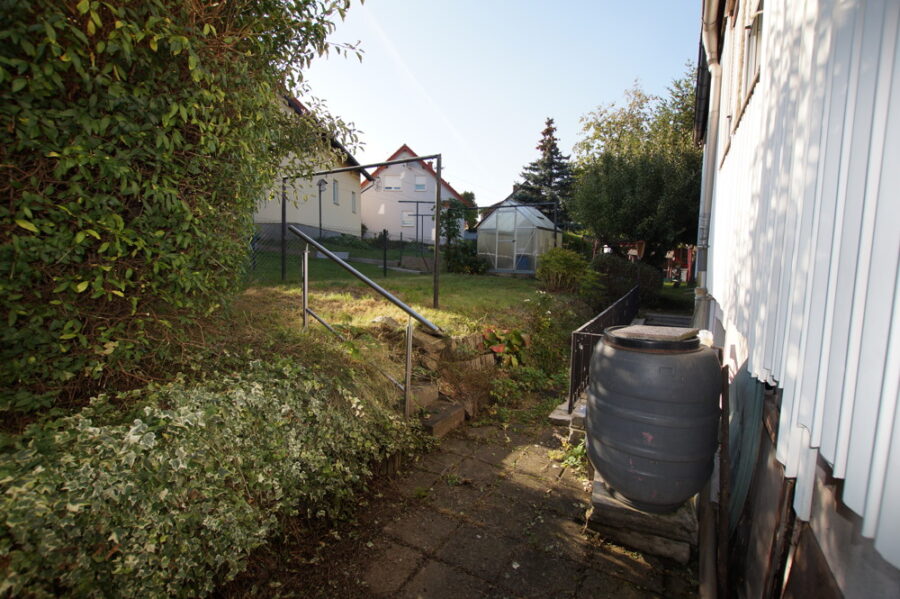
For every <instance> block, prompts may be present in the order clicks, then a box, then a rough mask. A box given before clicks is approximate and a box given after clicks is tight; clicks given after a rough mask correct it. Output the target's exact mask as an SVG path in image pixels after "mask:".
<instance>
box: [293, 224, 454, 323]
mask: <svg viewBox="0 0 900 599" xmlns="http://www.w3.org/2000/svg"><path fill="white" fill-rule="evenodd" d="M288 231H290V232H291V233H293V234H294V235H296V236H297V237H299V238H301V239H302V240H303V241H305V242H306V243H308V244H310V245H311V246H313V247H314V248H316V249H317V250H319V251H320V252H322V254H324V255H325V256H327V257H328V258H330V259H332V260H333V261H335V262H337V263H338V264H339V265H340V266H341V267H342V268H343V269H344V270H346V271H347V272H349V273H350V274H351V275H353V276H354V277H356V278H357V279H359V280H360V281H362V282H363V283H365V284H366V285H368V286H369V287H371V288H372V289H374V290H375V291H376V292H378V294H379V295H381V296H382V297H384V299H386V300H388V301H389V302H391V303H392V304H394V305H395V306H397V307H398V308H400V309H401V310H403V311H404V312H406V313H407V314H409V315H410V316H411V317H413V318H415V319H416V320H417V321H419V322H420V323H422V325H423V326H425V327H427V328H429V329H430V330H431V331H432V332H433V333H437V334H438V335H440V336H443V335H444V332H443V331H442V330H441V329H440V327H438V326H437V325H436V324H434V323H433V322H431V321H430V320H428V319H427V318H425V317H424V316H422V315H421V314H419V313H418V312H416V311H415V310H413V309H412V308H410V307H409V306H407V305H406V304H405V303H403V301H402V300H400V299H398V298H397V297H396V296H394V294H392V293H391V292H390V291H388V290H387V289H385V288H384V287H382V286H381V285H379V284H378V283H376V282H375V281H373V280H372V279H370V278H369V277H367V276H366V275H364V274H362V273H361V272H359V271H358V270H356V269H355V268H353V267H352V266H350V265H349V264H348V263H347V262H345V261H344V260H343V259H342V258H340V257H339V256H336V255H335V254H334V253H333V252H332V251H331V250H329V249H328V248H327V247H325V246H324V245H322V244H321V243H319V242H318V241H316V240H315V239H313V238H312V237H310V236H309V235H307V234H306V233H304V232H303V231H301V230H300V229H298V228H297V227H296V226H295V225H290V226H289V227H288Z"/></svg>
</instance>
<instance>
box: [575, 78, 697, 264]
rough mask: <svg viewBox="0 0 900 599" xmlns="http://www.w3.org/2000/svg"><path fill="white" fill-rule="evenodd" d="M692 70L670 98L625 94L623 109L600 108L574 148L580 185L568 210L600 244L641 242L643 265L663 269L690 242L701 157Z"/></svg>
mask: <svg viewBox="0 0 900 599" xmlns="http://www.w3.org/2000/svg"><path fill="white" fill-rule="evenodd" d="M692 81H693V68H692V67H689V68H688V72H687V73H685V75H684V76H683V77H681V78H680V79H677V80H675V81H673V82H672V85H671V87H669V90H668V91H669V93H668V96H667V97H665V98H659V97H655V96H650V95H648V94H646V93H644V92H643V91H642V90H641V88H640V87H639V86H638V85H635V86H634V87H633V88H632V89H630V90H628V91H626V92H625V95H626V102H625V104H624V106H622V107H619V108H616V107H615V106H614V105H608V106H601V107H600V108H598V109H597V110H596V111H594V112H591V113H589V114H588V115H587V116H585V117H584V118H583V119H582V123H583V134H584V138H583V139H582V140H581V141H580V142H579V143H578V144H577V145H576V146H575V151H576V152H577V154H578V164H577V182H576V186H575V193H574V195H573V198H572V201H571V203H570V208H571V211H572V213H573V215H574V216H575V218H577V219H578V220H579V221H580V222H582V223H584V224H585V225H586V226H587V227H588V228H589V229H590V230H591V231H592V232H593V234H594V235H596V236H597V238H598V239H599V240H600V241H602V242H603V243H607V244H610V245H613V246H615V245H616V244H620V243H623V242H629V241H644V242H645V244H646V250H645V253H644V258H643V259H644V261H646V262H649V263H651V264H654V265H662V263H663V262H664V260H665V254H666V252H667V251H668V250H670V249H673V248H674V247H676V246H677V245H678V244H681V243H694V242H695V240H696V232H697V229H696V228H697V211H698V208H699V198H700V171H701V161H702V152H701V150H700V149H699V148H698V147H696V146H695V145H694V143H693V139H692V133H693V119H694V102H693V86H692Z"/></svg>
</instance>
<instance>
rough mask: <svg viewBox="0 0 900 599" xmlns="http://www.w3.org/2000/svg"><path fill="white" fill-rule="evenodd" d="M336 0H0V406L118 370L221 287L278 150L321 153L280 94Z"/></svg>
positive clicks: (237, 261)
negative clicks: (1, 176) (2, 322)
mask: <svg viewBox="0 0 900 599" xmlns="http://www.w3.org/2000/svg"><path fill="white" fill-rule="evenodd" d="M348 3H349V0H338V1H336V2H322V3H320V2H312V1H311V0H295V1H291V2H282V1H280V0H256V1H253V0H237V1H235V2H227V3H221V2H189V3H185V2H181V1H179V0H154V1H148V2H127V3H122V2H116V3H106V2H96V1H88V0H82V1H80V2H74V1H73V2H58V1H56V0H34V1H30V2H5V3H4V10H3V30H4V32H3V33H4V35H3V36H2V37H0V57H2V58H0V120H2V121H3V123H4V126H3V127H0V162H2V163H3V165H4V168H3V172H4V180H3V183H2V184H0V189H2V191H3V195H4V201H3V202H2V203H0V231H2V239H3V241H2V242H0V281H2V282H0V314H2V317H3V319H4V320H5V321H6V326H5V327H3V328H2V330H0V411H8V410H21V411H25V410H32V409H36V408H39V407H42V406H48V405H51V404H52V403H54V402H55V401H56V398H57V397H58V396H59V395H60V394H61V393H62V392H63V391H64V390H68V391H69V392H70V393H72V394H75V393H79V394H85V393H87V392H89V391H90V390H91V389H98V388H100V387H101V386H103V387H108V386H109V385H110V381H111V380H112V379H116V378H120V379H121V378H127V377H129V376H130V374H129V370H130V366H131V365H133V364H134V363H135V362H136V361H137V360H139V359H140V358H141V357H143V356H145V355H146V354H147V353H148V352H150V351H151V350H153V351H158V352H165V351H166V348H167V347H169V346H170V345H171V341H172V337H173V335H177V331H178V330H179V328H180V327H179V326H178V323H179V321H186V320H190V319H193V318H194V317H196V316H197V315H203V314H205V313H207V312H209V311H212V310H215V309H216V308H217V307H218V306H219V305H220V304H222V303H223V301H224V299H225V298H227V296H228V295H229V293H230V292H231V291H232V290H234V289H235V287H236V286H237V285H238V284H239V281H240V273H241V271H242V269H243V268H244V266H245V262H246V254H247V247H248V245H249V241H250V239H251V234H252V229H251V225H252V223H251V220H252V213H253V210H254V207H255V204H256V202H257V201H258V200H259V199H261V198H262V197H263V196H264V195H265V191H266V190H268V189H270V188H271V186H272V181H273V180H275V179H276V174H277V173H278V169H279V164H280V162H281V159H282V158H283V157H284V156H287V155H288V153H289V152H291V151H293V152H296V154H297V156H298V157H299V158H300V159H302V160H299V161H298V162H296V163H295V164H294V165H293V167H294V171H293V172H296V173H308V172H310V171H311V170H312V167H313V164H314V163H315V161H316V160H318V159H320V158H321V157H322V156H323V155H324V153H325V152H329V151H330V150H329V143H328V139H327V135H326V134H325V133H324V132H323V127H325V126H326V125H327V122H326V120H323V118H324V117H323V115H322V114H321V113H320V114H319V115H317V116H318V118H317V119H315V120H314V119H313V117H311V116H307V117H304V118H299V117H297V115H295V114H289V113H288V111H286V110H284V109H283V106H281V105H280V104H281V103H280V102H279V101H277V99H278V95H279V94H281V93H283V91H282V90H284V89H285V85H287V87H288V88H291V87H296V84H297V77H298V76H299V75H297V74H296V73H299V67H302V66H305V65H306V64H307V63H308V61H309V60H310V59H311V58H312V57H313V56H315V55H316V54H318V53H322V52H325V51H327V49H328V47H329V46H328V44H327V43H326V41H325V38H326V35H327V34H328V33H329V32H330V31H331V30H332V29H333V25H332V23H331V22H330V21H329V19H330V18H331V17H332V16H334V15H337V14H339V13H340V14H343V11H344V10H345V9H346V7H347V4H348Z"/></svg>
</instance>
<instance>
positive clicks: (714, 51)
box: [693, 0, 722, 329]
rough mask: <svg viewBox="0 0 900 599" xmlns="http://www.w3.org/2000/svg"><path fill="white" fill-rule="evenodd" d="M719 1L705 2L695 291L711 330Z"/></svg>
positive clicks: (699, 318) (696, 321) (703, 324)
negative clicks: (705, 87) (706, 91)
mask: <svg viewBox="0 0 900 599" xmlns="http://www.w3.org/2000/svg"><path fill="white" fill-rule="evenodd" d="M718 4H719V3H718V2H716V1H715V0H706V1H705V2H704V3H703V30H702V33H701V36H702V37H701V39H702V40H703V48H704V50H705V51H706V62H707V64H708V65H709V75H710V84H709V86H710V97H709V116H708V118H707V126H706V151H705V152H704V153H703V175H702V180H701V184H700V218H699V220H698V223H697V271H696V277H697V278H696V280H697V287H696V289H695V290H694V318H693V326H695V327H697V328H700V329H710V328H711V326H712V323H711V322H710V300H711V297H710V295H709V290H708V289H707V287H706V286H707V278H708V277H707V257H708V253H709V223H710V216H711V214H712V200H713V187H714V185H715V179H716V167H717V165H716V162H717V155H718V147H719V105H720V103H721V93H720V92H721V86H722V65H721V64H719V35H718V27H717V18H716V17H717V14H716V13H717V11H718Z"/></svg>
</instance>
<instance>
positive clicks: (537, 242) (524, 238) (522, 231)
mask: <svg viewBox="0 0 900 599" xmlns="http://www.w3.org/2000/svg"><path fill="white" fill-rule="evenodd" d="M513 195H515V192H513V194H512V195H510V196H509V197H508V198H506V199H505V200H503V201H502V202H498V203H496V204H494V205H493V206H490V207H488V208H486V209H485V214H484V216H483V217H482V219H481V222H479V223H478V225H477V226H476V227H475V230H476V231H477V233H478V242H477V246H478V255H479V256H483V257H484V258H486V259H487V260H488V261H489V262H490V263H491V271H492V272H509V273H525V274H529V273H534V272H535V270H536V269H537V262H538V259H539V257H540V256H541V254H543V253H544V252H546V251H548V250H550V249H552V248H553V247H555V246H561V245H562V233H560V232H557V231H556V230H555V226H554V225H553V222H552V221H551V220H550V219H549V218H547V217H546V216H545V215H544V214H543V213H542V212H541V211H540V210H538V209H537V208H535V207H534V206H529V205H528V204H523V203H521V202H519V201H517V200H514V199H513ZM554 237H555V240H554Z"/></svg>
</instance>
